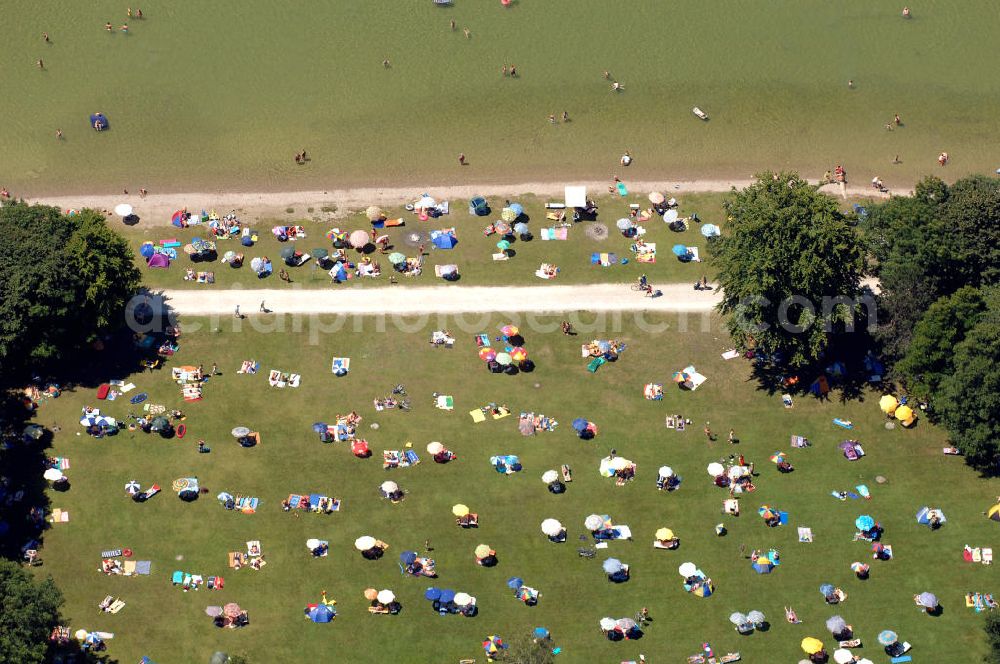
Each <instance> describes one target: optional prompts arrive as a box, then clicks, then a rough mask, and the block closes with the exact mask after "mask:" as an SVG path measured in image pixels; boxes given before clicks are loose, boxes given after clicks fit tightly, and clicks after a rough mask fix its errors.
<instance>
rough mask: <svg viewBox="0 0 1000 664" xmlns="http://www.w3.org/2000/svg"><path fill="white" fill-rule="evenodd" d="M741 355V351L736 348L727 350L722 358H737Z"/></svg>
mask: <svg viewBox="0 0 1000 664" xmlns="http://www.w3.org/2000/svg"><path fill="white" fill-rule="evenodd" d="M739 356H740V353H739V351H738V350H736V349H733V350H727V351H726V352H725V353H723V354H722V359H724V360H735V359H736V358H737V357H739Z"/></svg>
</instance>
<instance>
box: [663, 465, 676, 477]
mask: <svg viewBox="0 0 1000 664" xmlns="http://www.w3.org/2000/svg"><path fill="white" fill-rule="evenodd" d="M673 476H674V469H673V468H671V467H670V466H660V477H673Z"/></svg>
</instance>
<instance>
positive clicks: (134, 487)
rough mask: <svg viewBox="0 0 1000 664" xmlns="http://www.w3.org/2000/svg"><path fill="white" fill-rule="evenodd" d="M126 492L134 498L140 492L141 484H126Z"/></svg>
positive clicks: (130, 481) (132, 482) (130, 482)
mask: <svg viewBox="0 0 1000 664" xmlns="http://www.w3.org/2000/svg"><path fill="white" fill-rule="evenodd" d="M125 491H126V493H128V494H129V495H130V496H134V495H135V494H137V493H139V491H140V488H139V483H138V482H136V481H135V480H129V481H128V482H126V483H125Z"/></svg>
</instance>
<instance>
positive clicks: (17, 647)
mask: <svg viewBox="0 0 1000 664" xmlns="http://www.w3.org/2000/svg"><path fill="white" fill-rule="evenodd" d="M62 603H63V598H62V594H61V593H60V592H59V589H58V588H56V586H55V584H54V583H53V582H52V579H51V578H48V579H45V580H44V581H41V582H36V581H35V580H34V578H33V577H32V576H31V575H30V574H28V573H27V572H26V571H24V569H22V568H21V566H20V565H18V564H17V563H14V562H11V561H9V560H0V607H3V609H2V610H0V662H11V663H13V662H17V663H18V664H34V663H35V662H39V663H40V662H44V661H45V656H46V651H47V649H48V637H49V633H50V632H51V631H52V628H53V627H55V626H56V624H58V621H59V607H60V606H61V605H62Z"/></svg>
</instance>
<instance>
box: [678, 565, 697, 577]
mask: <svg viewBox="0 0 1000 664" xmlns="http://www.w3.org/2000/svg"><path fill="white" fill-rule="evenodd" d="M697 571H698V566H697V565H695V564H694V563H681V566H680V567H678V568H677V573H678V574H680V575H681V576H683V577H684V578H685V579H686V578H688V577H689V576H694V574H695V572H697Z"/></svg>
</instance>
